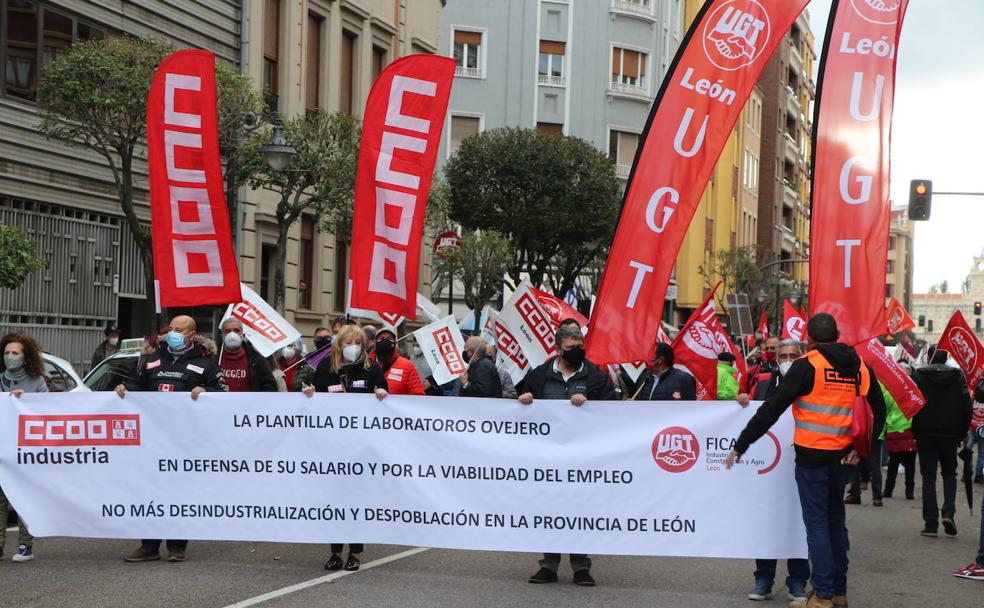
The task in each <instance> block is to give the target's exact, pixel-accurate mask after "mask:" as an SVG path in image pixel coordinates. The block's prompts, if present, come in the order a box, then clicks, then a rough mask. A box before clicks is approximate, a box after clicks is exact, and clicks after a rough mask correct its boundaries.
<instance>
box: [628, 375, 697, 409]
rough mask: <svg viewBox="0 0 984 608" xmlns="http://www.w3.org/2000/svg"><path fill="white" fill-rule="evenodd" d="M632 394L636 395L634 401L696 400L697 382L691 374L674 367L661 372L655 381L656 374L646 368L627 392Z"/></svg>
mask: <svg viewBox="0 0 984 608" xmlns="http://www.w3.org/2000/svg"><path fill="white" fill-rule="evenodd" d="M640 386H642V389H641V390H640V389H639V387H640ZM636 391H638V393H637V392H636ZM632 395H636V398H635V400H636V401H696V400H697V382H696V381H695V380H694V377H693V376H691V375H690V374H688V373H687V372H684V371H681V370H678V369H677V368H675V367H671V368H669V369H668V370H666V371H665V372H663V374H662V375H660V376H659V378H658V381H657V377H656V374H654V373H652V372H651V371H649V370H648V369H647V370H646V371H644V372H642V375H641V376H639V381H638V382H637V383H636V385H635V387H634V388H633V389H632V392H631V393H630V394H629V396H630V397H631V396H632Z"/></svg>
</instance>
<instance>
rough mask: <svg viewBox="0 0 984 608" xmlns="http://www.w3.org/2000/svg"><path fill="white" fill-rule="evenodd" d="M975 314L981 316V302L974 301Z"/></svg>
mask: <svg viewBox="0 0 984 608" xmlns="http://www.w3.org/2000/svg"><path fill="white" fill-rule="evenodd" d="M974 314H975V315H977V316H978V317H979V316H981V303H980V302H974Z"/></svg>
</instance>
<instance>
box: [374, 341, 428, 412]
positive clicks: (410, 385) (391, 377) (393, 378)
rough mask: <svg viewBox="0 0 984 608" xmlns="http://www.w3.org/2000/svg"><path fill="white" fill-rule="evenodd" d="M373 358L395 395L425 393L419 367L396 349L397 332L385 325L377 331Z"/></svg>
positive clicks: (390, 390)
mask: <svg viewBox="0 0 984 608" xmlns="http://www.w3.org/2000/svg"><path fill="white" fill-rule="evenodd" d="M372 359H373V361H375V362H376V364H377V365H379V367H380V368H382V370H383V374H385V376H386V384H387V385H389V392H390V393H391V394H393V395H423V394H424V386H423V384H421V382H420V376H419V375H418V374H417V369H416V368H415V367H414V366H413V363H410V360H409V359H407V358H406V357H404V356H403V355H401V354H400V352H399V351H398V350H396V332H395V331H393V330H392V329H390V328H388V327H384V328H382V329H380V330H379V331H378V332H376V350H375V351H374V352H373V353H372Z"/></svg>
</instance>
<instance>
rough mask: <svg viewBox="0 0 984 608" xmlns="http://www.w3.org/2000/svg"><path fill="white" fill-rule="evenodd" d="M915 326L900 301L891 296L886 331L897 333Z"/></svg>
mask: <svg viewBox="0 0 984 608" xmlns="http://www.w3.org/2000/svg"><path fill="white" fill-rule="evenodd" d="M915 326H916V322H915V321H913V320H912V317H910V316H909V313H908V311H906V309H905V307H904V306H902V303H901V302H899V300H898V298H896V297H895V296H892V301H891V302H889V303H888V333H890V334H897V333H899V332H903V331H905V330H907V329H912V328H913V327H915Z"/></svg>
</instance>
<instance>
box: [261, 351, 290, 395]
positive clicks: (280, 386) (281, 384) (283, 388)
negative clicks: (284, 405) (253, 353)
mask: <svg viewBox="0 0 984 608" xmlns="http://www.w3.org/2000/svg"><path fill="white" fill-rule="evenodd" d="M279 359H280V357H278V356H277V355H276V354H273V355H270V356H269V357H266V362H267V365H269V366H270V371H271V373H272V374H273V381H274V382H276V383H277V392H278V393H286V392H287V390H288V389H287V375H286V374H284V371H283V370H282V369H280V363H279Z"/></svg>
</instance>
